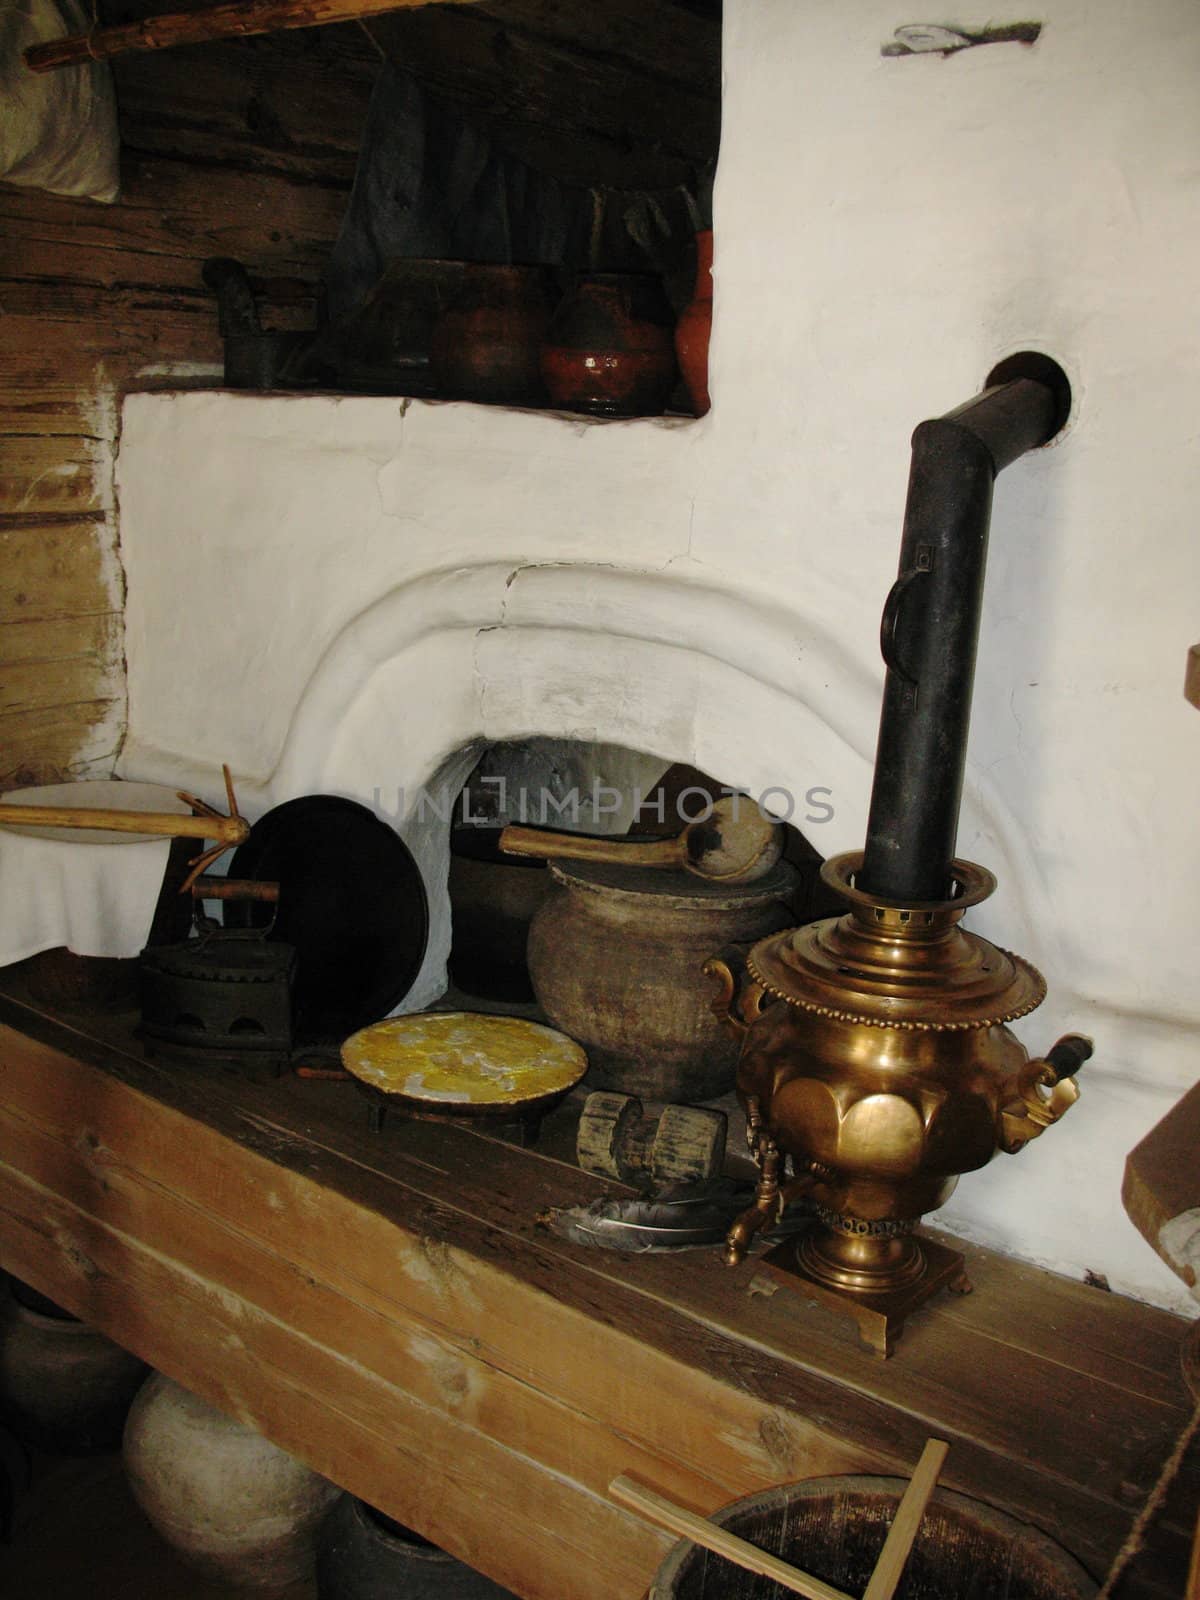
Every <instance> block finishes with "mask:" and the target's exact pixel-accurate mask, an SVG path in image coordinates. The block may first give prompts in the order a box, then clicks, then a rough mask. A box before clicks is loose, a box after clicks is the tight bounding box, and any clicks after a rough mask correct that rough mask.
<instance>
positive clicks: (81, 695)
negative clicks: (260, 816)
mask: <svg viewBox="0 0 1200 1600" xmlns="http://www.w3.org/2000/svg"><path fill="white" fill-rule="evenodd" d="M378 59H379V58H378V52H377V51H376V49H375V48H374V46H372V45H371V44H370V43H369V41H368V40H367V39H366V38H365V36H364V35H363V33H362V31H361V29H359V28H357V27H354V26H352V25H347V26H345V27H337V28H330V29H322V30H316V31H314V32H312V33H309V34H306V35H305V36H304V37H303V38H301V37H300V36H299V35H280V36H278V37H274V38H264V39H260V40H256V41H254V42H253V43H251V42H249V41H239V42H230V43H227V44H221V45H212V46H200V47H196V48H193V49H188V50H182V51H179V52H176V53H172V52H163V53H161V54H159V55H157V56H156V57H155V58H154V59H150V58H147V57H130V58H128V59H127V60H124V61H121V62H118V63H117V65H116V68H115V77H116V83H117V92H118V100H119V106H120V114H121V129H122V139H123V151H122V186H123V187H122V196H121V199H120V200H119V201H118V202H117V203H116V204H115V205H112V206H105V205H100V204H97V203H95V202H91V201H86V200H71V199H65V198H63V197H60V196H54V195H48V194H44V193H42V192H41V191H39V190H35V189H27V188H22V187H18V186H11V185H2V184H0V301H2V303H3V306H4V312H5V318H4V333H5V337H4V340H3V341H0V551H2V553H3V575H2V576H0V670H3V672H4V682H3V684H0V738H2V739H3V741H4V742H3V744H2V745H0V785H3V786H6V787H11V786H13V785H14V784H18V783H29V782H37V781H47V782H48V781H52V780H55V779H59V778H62V777H65V776H71V775H77V776H83V775H87V774H88V773H91V772H97V771H99V772H103V771H107V770H108V763H109V762H110V761H111V758H112V755H113V753H114V751H115V749H116V748H117V744H118V742H119V738H120V722H121V710H122V704H123V691H122V689H121V688H120V685H119V684H118V683H115V682H114V677H113V669H114V667H115V666H116V665H119V662H120V655H119V651H118V650H116V649H114V648H110V647H109V646H107V645H106V646H105V647H103V648H98V647H97V642H96V641H97V627H98V626H99V624H98V622H97V620H96V619H97V618H99V617H100V616H103V615H105V614H107V613H108V612H110V611H111V610H112V608H113V605H114V603H117V604H119V603H120V582H119V572H118V570H117V568H116V564H115V563H116V557H115V554H114V551H115V544H114V542H113V541H112V540H109V541H108V542H107V543H106V542H105V536H104V535H102V534H97V533H96V532H95V531H94V530H90V531H87V532H81V530H80V528H79V527H72V528H69V529H68V528H64V527H61V526H60V527H57V528H53V529H50V528H43V529H41V530H40V532H39V531H35V530H34V529H33V528H32V527H30V526H22V527H16V526H14V522H13V519H14V518H17V519H22V520H23V521H24V522H25V523H28V520H29V518H30V517H31V516H33V515H36V514H39V513H41V514H47V515H51V516H54V517H57V518H62V517H63V516H64V515H65V514H69V513H73V512H79V513H89V514H94V513H99V512H101V511H103V510H105V508H107V507H108V506H109V505H110V504H111V501H112V494H111V484H112V472H113V453H114V450H115V445H116V437H117V426H118V414H119V407H120V401H121V397H122V396H123V395H124V394H125V393H127V392H128V391H129V390H131V389H136V388H164V387H172V388H173V387H189V386H195V385H197V384H200V385H210V386H211V385H214V384H219V383H220V381H221V374H222V349H221V341H220V337H219V333H218V328H217V313H216V303H215V299H214V297H213V296H212V294H211V292H210V291H209V290H208V289H207V288H206V287H205V286H204V284H203V282H202V280H201V266H202V263H203V261H204V259H205V258H206V257H207V256H210V255H233V256H236V257H239V258H241V259H243V260H244V261H245V262H246V264H247V266H248V267H249V269H250V270H251V273H252V275H254V276H255V277H256V278H258V279H263V280H270V289H271V292H272V293H276V292H277V293H279V294H280V296H281V299H284V300H286V304H282V305H281V306H280V307H279V308H278V309H277V310H275V311H271V310H268V313H267V315H266V317H265V323H266V325H267V326H268V327H307V326H311V325H313V323H314V320H315V310H314V307H315V295H316V286H317V280H318V278H319V276H320V273H321V270H322V268H323V267H324V264H325V262H326V260H327V258H328V253H329V249H330V246H331V244H332V242H333V239H334V238H335V236H336V233H337V229H338V227H339V225H340V222H341V217H342V213H343V210H344V208H345V203H346V196H347V194H348V192H349V189H350V186H351V183H352V180H353V175H354V167H355V160H356V150H357V143H358V138H359V131H360V129H361V126H362V121H363V118H364V116H365V112H366V105H367V100H368V97H369V94H370V88H371V84H372V82H373V80H374V77H375V75H376V73H377V71H378ZM71 617H78V618H79V619H80V621H79V623H78V625H77V633H78V637H77V638H76V639H75V640H74V641H73V642H72V641H71V640H69V639H68V638H67V634H69V633H70V631H71V630H70V628H69V627H65V626H64V625H65V624H66V622H67V619H69V618H71ZM31 621H32V622H39V623H46V624H52V625H53V634H50V633H44V634H43V635H42V636H41V638H40V640H38V641H37V642H36V644H35V636H34V635H33V634H32V633H31V632H30V628H29V625H30V622H31ZM10 625H12V626H16V625H19V627H20V630H21V632H20V634H19V637H17V638H14V639H12V640H7V639H6V638H5V637H4V634H5V632H6V629H7V627H8V626H10ZM51 639H52V640H53V643H51ZM110 644H111V641H110ZM42 649H45V650H46V651H47V653H46V654H44V655H39V654H38V651H40V650H42ZM39 663H40V664H39ZM89 663H90V670H91V677H90V679H89Z"/></svg>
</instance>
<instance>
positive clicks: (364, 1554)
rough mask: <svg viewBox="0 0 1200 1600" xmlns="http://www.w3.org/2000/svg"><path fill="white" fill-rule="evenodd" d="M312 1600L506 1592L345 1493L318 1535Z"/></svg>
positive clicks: (474, 1596) (447, 1599)
mask: <svg viewBox="0 0 1200 1600" xmlns="http://www.w3.org/2000/svg"><path fill="white" fill-rule="evenodd" d="M317 1600H510V1591H509V1590H508V1589H502V1588H501V1587H500V1585H499V1584H498V1583H493V1582H492V1580H491V1579H490V1578H485V1577H484V1575H483V1574H482V1573H481V1572H476V1571H475V1569H474V1567H469V1566H467V1565H466V1564H465V1562H462V1561H456V1560H455V1559H454V1557H453V1556H451V1555H447V1553H446V1552H445V1551H444V1550H440V1549H439V1548H438V1547H437V1545H435V1544H430V1543H429V1541H428V1539H422V1538H421V1536H420V1535H419V1534H416V1533H413V1532H412V1531H411V1530H410V1529H408V1528H405V1527H403V1526H402V1525H401V1524H400V1523H398V1522H393V1521H392V1519H391V1518H390V1517H385V1516H384V1515H383V1513H382V1512H381V1511H375V1510H374V1509H373V1508H372V1507H371V1506H368V1505H366V1504H365V1503H364V1502H363V1501H362V1500H356V1499H355V1498H354V1496H353V1495H349V1494H347V1495H343V1496H342V1498H341V1499H340V1500H339V1501H338V1502H337V1503H336V1505H334V1507H333V1508H332V1510H331V1511H330V1512H329V1514H328V1516H327V1517H326V1518H325V1521H324V1522H323V1523H322V1525H321V1530H320V1534H319V1535H318V1539H317Z"/></svg>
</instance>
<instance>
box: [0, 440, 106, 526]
mask: <svg viewBox="0 0 1200 1600" xmlns="http://www.w3.org/2000/svg"><path fill="white" fill-rule="evenodd" d="M109 463H110V457H109V450H108V446H107V442H99V441H96V440H93V439H85V438H71V439H54V438H49V439H47V438H44V437H38V436H37V435H33V434H29V435H20V434H18V435H16V436H10V437H9V438H7V439H5V440H4V442H3V444H2V445H0V512H6V511H11V512H23V511H60V512H61V511H75V512H78V511H99V510H102V509H103V507H104V497H105V488H104V484H105V480H106V478H107V475H108V472H109Z"/></svg>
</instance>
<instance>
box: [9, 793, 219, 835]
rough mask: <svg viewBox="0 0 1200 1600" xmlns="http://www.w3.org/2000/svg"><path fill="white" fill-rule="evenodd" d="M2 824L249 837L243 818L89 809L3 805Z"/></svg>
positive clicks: (80, 807)
mask: <svg viewBox="0 0 1200 1600" xmlns="http://www.w3.org/2000/svg"><path fill="white" fill-rule="evenodd" d="M0 824H3V825H5V826H8V827H25V828H30V827H32V828H97V829H101V828H102V829H107V830H108V831H109V832H111V833H165V834H170V835H173V836H174V837H175V838H176V839H219V840H220V841H221V843H222V844H225V845H231V844H241V843H242V842H243V841H244V840H245V839H247V838H249V836H250V824H249V823H248V822H247V821H246V819H245V818H244V817H220V816H213V817H188V816H184V815H183V813H182V812H179V813H176V812H174V811H105V810H102V809H100V808H99V807H97V808H95V809H92V808H89V807H86V806H17V805H6V804H3V803H0Z"/></svg>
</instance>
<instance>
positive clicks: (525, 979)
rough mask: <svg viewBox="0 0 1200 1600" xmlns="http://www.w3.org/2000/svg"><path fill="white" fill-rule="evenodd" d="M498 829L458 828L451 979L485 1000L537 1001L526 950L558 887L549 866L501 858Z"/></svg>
mask: <svg viewBox="0 0 1200 1600" xmlns="http://www.w3.org/2000/svg"><path fill="white" fill-rule="evenodd" d="M500 832H501V830H500V829H499V828H483V827H465V828H455V829H454V831H453V833H452V834H451V836H450V912H451V917H452V927H453V944H452V946H451V949H450V976H451V978H453V980H454V982H455V984H456V985H457V987H458V988H460V989H462V990H464V991H465V992H466V993H467V994H472V995H480V996H482V997H484V998H485V999H491V1000H509V1001H528V1000H532V999H533V986H532V985H531V983H530V981H529V968H528V966H527V965H526V961H525V946H526V943H527V941H528V939H529V924H530V922H531V921H532V920H533V916H534V913H535V912H536V911H537V909H538V907H539V906H540V905H541V903H542V901H543V900H544V899H545V898H546V896H547V895H548V894H549V893H550V891H551V889H552V888H553V883H552V881H551V878H550V874H549V872H548V871H547V870H546V863H545V862H544V861H530V860H525V859H523V858H522V857H520V856H509V855H504V854H502V853H501V850H500V846H499V844H498V843H497V841H498V839H499V837H500Z"/></svg>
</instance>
